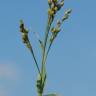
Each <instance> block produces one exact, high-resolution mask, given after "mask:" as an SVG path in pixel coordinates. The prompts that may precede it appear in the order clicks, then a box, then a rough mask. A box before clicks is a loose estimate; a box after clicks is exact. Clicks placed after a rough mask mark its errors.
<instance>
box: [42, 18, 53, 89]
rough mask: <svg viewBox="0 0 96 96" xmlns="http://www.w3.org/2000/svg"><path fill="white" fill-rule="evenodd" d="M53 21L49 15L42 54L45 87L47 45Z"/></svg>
mask: <svg viewBox="0 0 96 96" xmlns="http://www.w3.org/2000/svg"><path fill="white" fill-rule="evenodd" d="M51 23H52V18H50V17H49V18H48V23H47V27H46V32H45V39H44V49H43V54H42V67H41V80H42V87H43V88H44V85H45V84H44V82H45V81H46V78H45V77H46V69H45V57H46V45H47V40H48V35H49V31H50V26H51Z"/></svg>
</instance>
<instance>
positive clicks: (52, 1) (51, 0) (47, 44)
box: [20, 0, 72, 96]
mask: <svg viewBox="0 0 96 96" xmlns="http://www.w3.org/2000/svg"><path fill="white" fill-rule="evenodd" d="M48 5H49V9H48V20H47V26H46V30H45V38H44V40H41V39H40V38H39V35H38V34H37V33H35V35H36V37H37V40H38V42H39V44H40V47H41V51H42V54H41V55H42V62H41V68H40V67H39V63H38V62H37V61H38V60H37V59H36V56H35V53H34V50H33V45H32V44H31V42H30V40H29V37H28V33H29V30H28V29H27V28H25V24H24V22H23V20H20V32H21V33H22V41H23V43H24V44H25V45H26V47H27V48H28V49H29V51H30V52H31V54H32V56H33V59H34V62H35V65H36V68H37V71H38V74H39V77H38V79H37V81H36V87H37V93H38V96H57V94H48V95H43V92H44V87H45V83H46V79H47V72H46V60H47V56H48V53H49V51H50V49H51V46H52V44H53V42H54V40H55V39H56V37H57V35H58V34H59V32H61V31H62V30H61V25H62V24H63V23H64V21H65V20H67V19H68V17H69V15H70V13H71V11H72V10H71V9H68V10H66V11H65V12H64V16H63V17H62V18H61V19H59V20H57V21H54V18H55V17H56V14H58V12H59V10H61V8H62V7H63V5H64V0H61V1H58V0H48ZM53 22H56V25H54V26H53V25H52V23H53ZM49 33H51V35H49Z"/></svg>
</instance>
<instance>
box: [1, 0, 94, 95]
mask: <svg viewBox="0 0 96 96" xmlns="http://www.w3.org/2000/svg"><path fill="white" fill-rule="evenodd" d="M69 8H71V9H72V14H71V16H70V18H69V19H68V20H67V21H66V22H65V23H64V24H63V26H62V29H63V30H64V31H62V32H60V34H59V35H58V38H56V40H55V42H54V44H53V46H52V49H51V51H50V53H49V56H48V60H47V65H46V66H47V82H46V87H45V91H44V94H47V93H58V94H60V95H61V96H96V10H95V9H96V0H65V5H64V7H63V8H62V10H61V11H60V13H58V16H57V18H61V17H62V16H63V15H64V11H65V10H66V9H69ZM47 10H48V4H47V0H38V1H37V0H8V1H7V0H0V96H37V94H36V87H35V85H36V79H37V77H38V76H37V75H38V73H37V70H36V67H35V65H34V61H33V59H32V56H31V54H30V52H29V51H28V49H27V48H26V47H25V46H24V44H23V43H22V40H21V34H20V32H19V21H20V19H23V20H24V22H25V25H26V27H27V28H29V29H30V33H29V35H30V40H31V42H32V45H33V48H34V50H35V53H36V56H37V58H38V60H39V62H40V59H41V55H40V52H41V50H40V48H39V45H38V42H37V40H36V38H35V36H34V34H33V33H32V32H38V34H39V35H40V38H41V39H43V38H44V31H45V26H46V22H47ZM57 18H56V19H57Z"/></svg>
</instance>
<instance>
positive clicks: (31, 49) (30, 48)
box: [28, 41, 41, 76]
mask: <svg viewBox="0 0 96 96" xmlns="http://www.w3.org/2000/svg"><path fill="white" fill-rule="evenodd" d="M28 42H29V46H30V47H29V50H30V52H31V54H32V56H33V59H34V62H35V64H36V67H37V70H38V73H39V74H40V76H41V73H40V69H39V66H38V63H37V60H36V57H35V54H34V51H33V48H32V46H31V44H30V41H28Z"/></svg>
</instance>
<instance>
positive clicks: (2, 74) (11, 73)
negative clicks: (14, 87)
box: [0, 63, 19, 80]
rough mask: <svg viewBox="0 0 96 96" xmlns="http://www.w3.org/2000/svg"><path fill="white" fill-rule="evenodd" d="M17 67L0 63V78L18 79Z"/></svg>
mask: <svg viewBox="0 0 96 96" xmlns="http://www.w3.org/2000/svg"><path fill="white" fill-rule="evenodd" d="M18 76H19V74H18V69H17V68H16V67H15V66H12V64H9V63H7V64H0V78H1V79H2V78H7V79H12V80H16V79H18Z"/></svg>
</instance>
